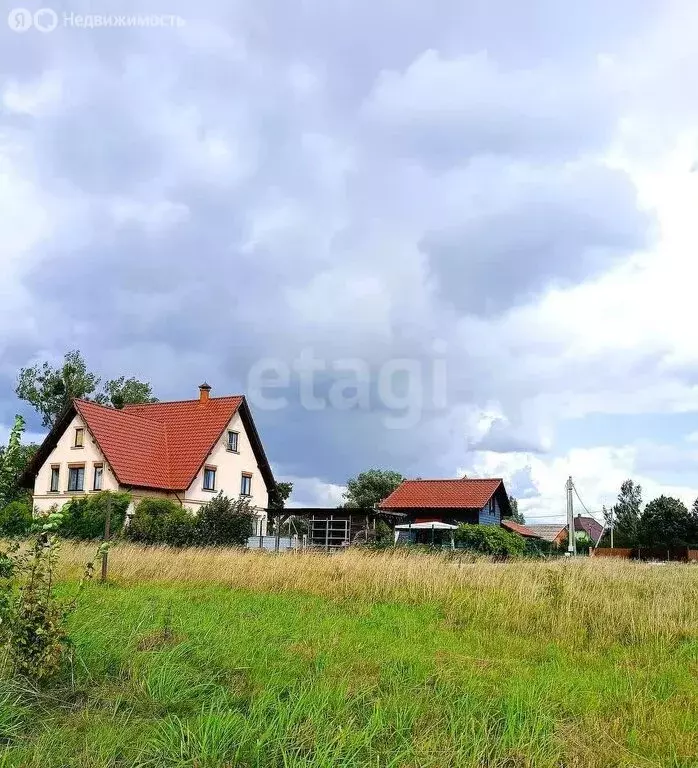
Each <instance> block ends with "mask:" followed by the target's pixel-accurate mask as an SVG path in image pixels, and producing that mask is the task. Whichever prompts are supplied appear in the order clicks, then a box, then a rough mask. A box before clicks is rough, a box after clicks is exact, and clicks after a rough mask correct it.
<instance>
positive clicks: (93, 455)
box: [34, 414, 118, 512]
mask: <svg viewBox="0 0 698 768" xmlns="http://www.w3.org/2000/svg"><path fill="white" fill-rule="evenodd" d="M78 427H80V428H82V429H84V430H85V431H84V433H83V447H82V448H74V447H73V444H74V442H75V430H76V428H78ZM100 463H101V464H102V466H103V472H102V490H105V491H116V490H117V489H118V484H117V482H116V478H115V477H114V475H113V473H112V471H111V468H110V467H109V465H108V464H107V462H106V460H105V458H104V455H103V454H102V452H101V451H100V449H99V447H98V446H97V443H95V441H94V439H93V438H92V435H91V434H90V432H89V431H88V429H87V427H86V425H85V423H84V422H83V420H82V418H81V417H80V415H79V414H76V415H75V417H74V418H73V420H72V421H71V422H70V426H69V427H68V428H67V429H66V430H65V432H64V433H63V434H62V435H61V436H60V438H59V440H58V444H57V445H56V447H55V448H54V449H53V451H51V453H50V455H49V457H48V458H47V459H46V461H45V462H44V464H43V466H42V467H41V469H40V470H39V473H38V474H37V476H36V480H35V481H34V506H35V507H36V509H37V510H38V511H39V512H47V511H48V510H49V509H50V508H51V507H52V506H53V505H54V504H57V505H58V506H59V507H61V506H63V504H65V503H66V502H67V501H70V499H71V498H72V497H73V496H84V495H86V494H90V493H94V491H93V490H92V483H93V479H94V465H95V464H100ZM54 464H58V465H59V466H60V477H59V483H58V493H51V491H50V488H51V466H52V465H54ZM71 464H82V465H84V467H85V484H84V488H85V490H84V491H83V492H82V493H80V492H79V491H71V492H70V493H68V466H69V465H71Z"/></svg>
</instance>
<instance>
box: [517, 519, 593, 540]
mask: <svg viewBox="0 0 698 768" xmlns="http://www.w3.org/2000/svg"><path fill="white" fill-rule="evenodd" d="M528 528H530V529H531V530H532V531H533V532H534V533H536V534H538V535H539V536H540V538H541V539H543V540H544V541H549V542H550V543H551V544H552V545H553V546H555V547H559V546H561V545H562V544H563V543H564V542H565V541H566V539H567V525H566V524H561V523H554V524H545V525H534V524H531V525H529V526H528ZM574 533H575V537H576V538H577V540H579V539H581V538H585V537H587V538H588V539H589V541H591V544H592V546H596V545H597V544H598V543H599V540H600V539H601V536H602V535H603V526H602V525H601V523H598V522H597V521H596V520H594V518H593V517H585V516H584V515H577V516H576V517H575V518H574Z"/></svg>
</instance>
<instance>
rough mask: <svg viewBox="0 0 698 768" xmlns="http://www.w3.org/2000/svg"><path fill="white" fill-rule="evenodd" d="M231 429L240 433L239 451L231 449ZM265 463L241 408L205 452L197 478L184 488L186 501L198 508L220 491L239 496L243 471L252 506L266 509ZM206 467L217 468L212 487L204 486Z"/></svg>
mask: <svg viewBox="0 0 698 768" xmlns="http://www.w3.org/2000/svg"><path fill="white" fill-rule="evenodd" d="M228 432H234V433H236V434H237V451H231V450H229V448H228ZM263 467H264V465H263V464H262V466H260V463H259V460H258V457H257V454H256V452H255V448H254V441H253V439H251V436H250V434H249V432H248V428H247V424H246V420H245V419H244V418H243V415H242V413H241V411H240V410H238V411H236V413H235V414H233V416H232V418H231V419H230V421H229V422H228V423H227V424H226V425H225V428H224V429H223V431H222V433H221V435H220V437H219V439H218V440H217V441H216V443H215V444H214V446H213V448H212V449H211V451H210V452H209V453H208V454H207V455H206V457H205V459H204V461H203V463H202V465H201V467H200V468H199V471H198V472H197V473H196V476H195V477H194V480H193V481H192V483H191V484H190V486H189V487H188V488H187V490H186V491H185V494H184V504H185V505H186V506H189V507H192V508H193V509H196V508H198V507H199V506H200V505H201V504H205V503H206V502H207V501H210V500H211V498H212V497H213V496H215V495H216V494H217V493H220V492H222V493H223V494H224V495H225V496H228V497H229V498H232V499H236V498H238V497H239V496H240V494H241V487H242V475H243V473H244V474H245V475H247V476H248V477H250V494H251V495H250V497H249V501H250V504H251V505H252V506H253V507H257V508H261V509H266V508H267V507H268V506H269V491H268V490H267V480H266V479H265V474H264V471H263ZM206 469H214V470H215V487H214V488H213V490H210V489H206V488H205V487H204V485H205V484H204V473H205V471H206Z"/></svg>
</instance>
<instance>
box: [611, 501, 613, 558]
mask: <svg viewBox="0 0 698 768" xmlns="http://www.w3.org/2000/svg"><path fill="white" fill-rule="evenodd" d="M613 523H614V520H613V507H611V549H613Z"/></svg>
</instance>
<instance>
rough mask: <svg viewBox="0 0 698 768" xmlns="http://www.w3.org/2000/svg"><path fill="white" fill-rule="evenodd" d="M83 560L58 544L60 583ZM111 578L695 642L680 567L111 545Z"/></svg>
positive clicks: (553, 632) (688, 586) (697, 622)
mask: <svg viewBox="0 0 698 768" xmlns="http://www.w3.org/2000/svg"><path fill="white" fill-rule="evenodd" d="M92 549H93V548H91V546H90V545H82V544H69V545H66V547H65V548H64V551H63V557H62V568H63V576H64V577H71V576H77V574H78V573H79V570H80V568H82V567H83V563H84V562H85V561H86V560H87V559H89V557H90V555H91V554H92ZM109 567H110V570H109V575H110V579H113V580H114V581H116V582H118V583H122V584H142V583H153V582H159V583H173V582H174V583H194V584H218V585H223V586H227V587H234V588H242V589H249V590H254V591H259V592H275V593H278V592H302V593H306V594H313V595H318V596H321V597H327V598H329V599H332V600H361V601H366V602H370V603H374V602H400V603H406V604H412V605H421V604H423V603H431V602H434V603H438V604H439V605H440V606H441V607H442V608H443V610H444V611H445V614H446V619H447V620H448V621H449V622H451V623H452V624H453V625H454V626H467V625H468V624H469V623H471V622H483V621H486V622H491V623H493V624H495V625H497V626H500V627H501V628H503V629H505V630H507V631H515V632H516V631H518V632H525V633H527V634H536V633H541V634H543V635H544V636H545V637H551V636H552V637H556V638H562V639H565V640H568V641H571V642H582V643H587V642H589V641H597V642H601V643H604V642H617V641H620V642H623V643H626V644H633V643H643V642H655V643H661V644H664V645H667V646H670V645H671V644H672V643H676V642H681V641H682V640H684V639H686V638H693V637H696V635H697V634H698V567H696V566H686V565H680V564H670V565H652V564H642V563H635V562H628V561H620V560H615V559H603V560H602V559H599V560H596V559H589V558H578V559H575V560H573V561H569V560H565V559H560V560H551V561H535V560H514V561H510V562H507V563H493V562H490V561H488V560H486V559H482V560H477V561H474V562H473V561H472V560H471V561H468V560H464V559H462V558H452V557H448V556H443V555H441V554H432V555H430V554H422V553H420V554H414V553H410V552H409V551H408V550H394V551H389V552H387V553H386V552H367V551H361V550H357V549H350V550H347V551H345V552H341V553H337V554H334V555H331V556H328V555H325V554H324V553H313V552H309V551H305V552H298V553H284V554H282V555H277V554H274V553H268V552H263V551H254V550H240V549H205V548H204V549H199V548H187V549H170V548H166V547H149V548H143V547H137V546H133V545H129V544H119V545H118V546H116V547H115V548H114V549H113V550H112V551H111V553H110V556H109Z"/></svg>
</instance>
